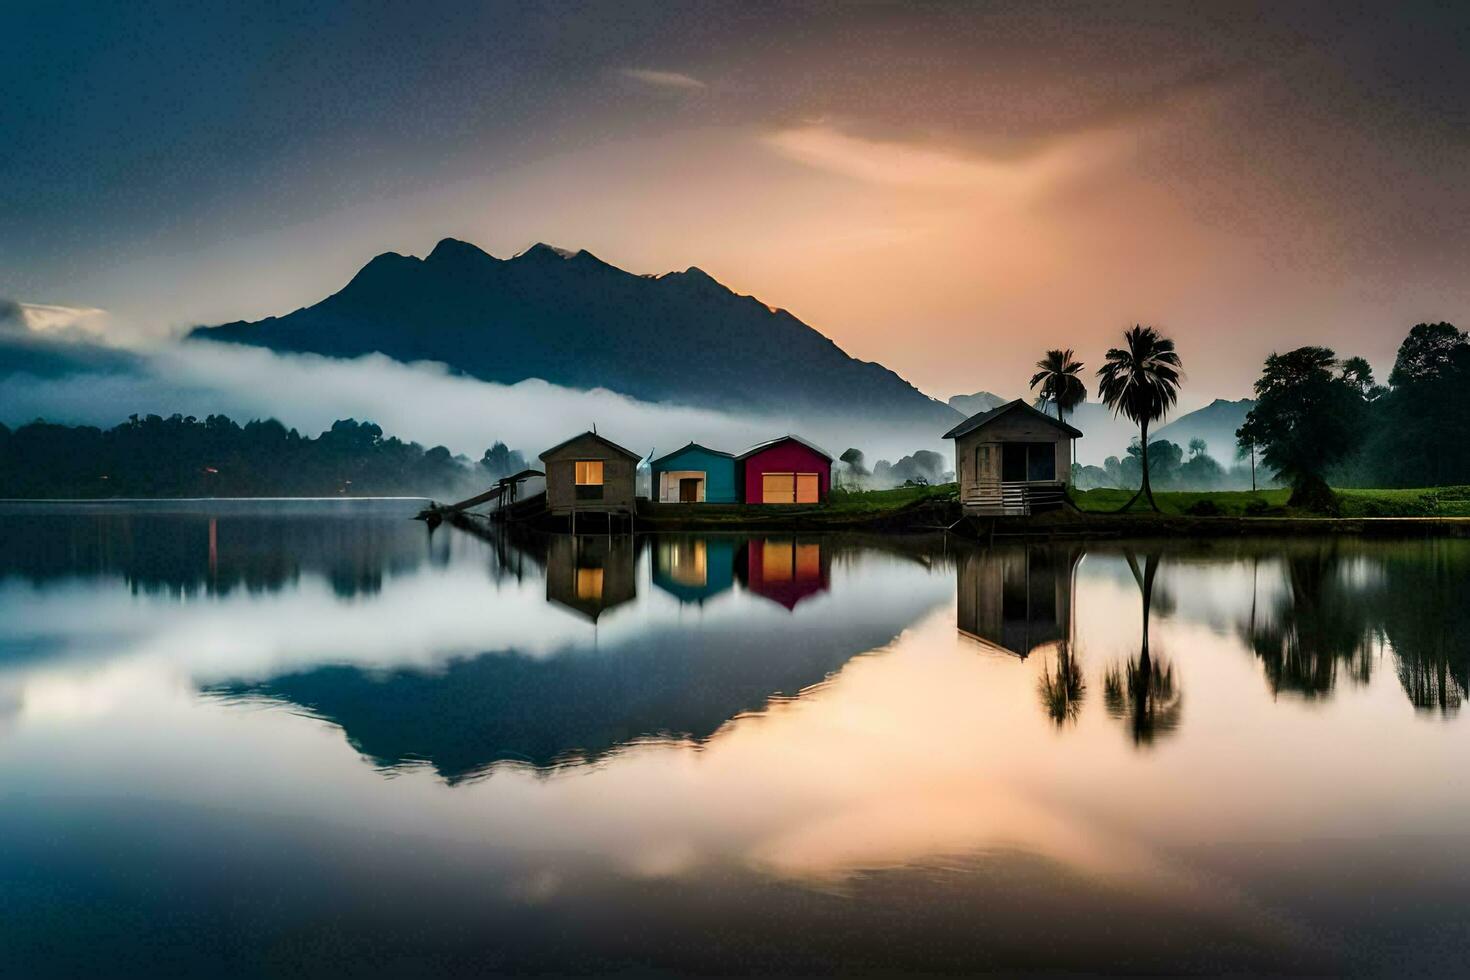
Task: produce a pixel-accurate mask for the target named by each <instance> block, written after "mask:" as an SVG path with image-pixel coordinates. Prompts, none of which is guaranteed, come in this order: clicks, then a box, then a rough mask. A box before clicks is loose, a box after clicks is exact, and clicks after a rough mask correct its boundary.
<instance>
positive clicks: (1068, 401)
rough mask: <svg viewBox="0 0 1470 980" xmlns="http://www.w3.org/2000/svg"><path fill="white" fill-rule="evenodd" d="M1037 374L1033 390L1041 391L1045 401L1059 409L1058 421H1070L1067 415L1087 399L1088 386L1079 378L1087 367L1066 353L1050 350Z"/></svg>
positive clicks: (1032, 381)
mask: <svg viewBox="0 0 1470 980" xmlns="http://www.w3.org/2000/svg"><path fill="white" fill-rule="evenodd" d="M1036 367H1037V368H1038V370H1037V372H1036V373H1035V374H1033V375H1032V376H1031V387H1032V388H1033V389H1036V388H1038V387H1039V388H1040V391H1039V392H1038V394H1040V395H1041V398H1042V400H1043V401H1046V402H1050V403H1051V404H1053V405H1055V406H1056V409H1057V419H1058V420H1059V421H1062V422H1065V421H1067V413H1068V412H1070V411H1072V410H1073V409H1075V408H1076V407H1077V406H1078V405H1080V404H1082V403H1083V402H1084V401H1086V400H1087V385H1086V384H1084V383H1083V381H1082V379H1081V378H1080V377H1079V375H1080V374H1081V373H1082V370H1083V368H1084V367H1085V365H1083V363H1082V362H1081V361H1079V360H1077V358H1076V356H1075V355H1074V354H1073V352H1072V349H1071V348H1070V347H1069V348H1067V349H1066V350H1049V351H1047V352H1046V356H1045V357H1043V358H1042V359H1041V360H1039V361H1037V362H1036Z"/></svg>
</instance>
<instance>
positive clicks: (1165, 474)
mask: <svg viewBox="0 0 1470 980" xmlns="http://www.w3.org/2000/svg"><path fill="white" fill-rule="evenodd" d="M1143 459H1144V454H1143V444H1142V443H1140V442H1139V441H1138V440H1137V439H1134V440H1133V441H1132V442H1130V443H1129V444H1128V455H1127V457H1126V458H1124V460H1123V479H1124V481H1125V482H1126V483H1127V485H1128V486H1130V487H1131V486H1135V485H1137V486H1142V485H1143V466H1144V464H1143ZM1183 462H1184V450H1182V449H1180V448H1179V446H1178V445H1177V444H1175V443H1172V442H1170V441H1169V440H1167V439H1155V440H1154V441H1153V442H1152V443H1150V444H1149V447H1148V476H1149V480H1150V482H1151V483H1153V482H1157V483H1159V484H1162V485H1163V486H1165V487H1168V486H1172V485H1173V484H1174V483H1175V482H1176V481H1177V478H1178V476H1179V469H1180V466H1181V465H1182V464H1183Z"/></svg>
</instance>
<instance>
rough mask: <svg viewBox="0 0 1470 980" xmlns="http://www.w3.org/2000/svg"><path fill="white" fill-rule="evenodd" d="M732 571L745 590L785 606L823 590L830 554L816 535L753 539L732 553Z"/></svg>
mask: <svg viewBox="0 0 1470 980" xmlns="http://www.w3.org/2000/svg"><path fill="white" fill-rule="evenodd" d="M735 570H736V574H737V575H739V576H740V581H741V582H742V583H743V584H744V585H745V587H746V589H748V590H749V591H751V592H754V593H755V594H756V595H759V596H764V597H765V598H767V599H770V600H771V601H772V602H774V603H777V604H778V605H782V606H785V607H786V608H787V609H795V608H796V604H797V603H798V602H800V601H801V600H803V599H805V598H807V597H809V596H813V595H816V594H817V593H819V592H825V591H827V587H828V584H829V583H830V581H831V575H832V556H831V555H830V554H828V553H827V552H826V550H825V549H824V548H823V546H822V541H821V539H819V538H811V539H805V540H804V539H802V538H753V539H751V540H750V541H747V542H746V543H745V547H744V549H742V550H741V552H740V553H739V554H738V555H737V556H736V561H735Z"/></svg>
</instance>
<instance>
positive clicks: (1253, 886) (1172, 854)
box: [0, 501, 1470, 976]
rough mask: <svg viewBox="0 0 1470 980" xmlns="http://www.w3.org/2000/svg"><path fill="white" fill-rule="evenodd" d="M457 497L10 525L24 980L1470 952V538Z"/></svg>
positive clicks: (15, 866) (8, 838) (2, 772)
mask: <svg viewBox="0 0 1470 980" xmlns="http://www.w3.org/2000/svg"><path fill="white" fill-rule="evenodd" d="M414 507H415V505H414V504H413V503H412V502H403V501H397V502H393V501H385V502H358V503H355V504H345V503H331V502H323V503H295V504H271V503H252V504H228V503H219V504H167V505H131V506H119V505H102V506H97V505H94V506H83V505H74V506H25V505H4V506H3V509H0V974H5V975H7V976H8V975H16V976H43V975H75V974H79V973H87V974H91V975H109V976H111V975H119V974H129V973H132V974H139V975H157V974H181V973H182V974H199V975H221V974H261V973H264V974H275V973H281V972H289V971H293V970H304V971H305V972H307V973H319V974H331V975H336V974H341V973H348V972H351V973H355V974H364V973H383V974H400V973H406V972H425V971H432V972H440V973H450V972H474V973H480V974H484V973H493V972H497V971H542V972H560V973H567V972H611V971H614V970H623V971H627V972H631V973H646V972H654V971H667V972H702V973H710V972H716V973H748V972H761V971H769V972H780V973H793V972H831V973H852V972H860V971H894V972H924V971H935V972H944V971H954V972H973V971H975V970H979V969H996V970H1020V969H1037V970H1048V971H1061V970H1158V971H1167V972H1185V971H1221V970H1230V971H1241V970H1272V971H1277V972H1322V971H1344V970H1351V971H1361V972H1380V973H1399V972H1403V971H1406V970H1430V971H1436V972H1458V970H1459V969H1461V968H1463V963H1464V960H1465V956H1466V953H1467V952H1470V919H1467V917H1466V916H1465V915H1464V909H1465V908H1466V907H1467V902H1470V779H1466V777H1465V768H1466V766H1465V763H1466V759H1467V752H1466V749H1467V745H1470V729H1467V727H1466V717H1465V716H1464V715H1463V714H1462V713H1461V707H1462V703H1463V701H1464V698H1465V696H1466V686H1467V679H1470V678H1467V671H1470V603H1467V595H1470V542H1462V541H1414V542H1396V543H1388V542H1356V541H1290V542H1278V541H1225V542H1214V543H1210V544H1208V545H1179V544H1163V543H1154V542H1145V541H1139V542H1104V543H1097V544H1089V545H1087V546H1085V547H1084V546H1082V545H1080V544H1078V545H1070V546H1050V547H1035V546H1033V547H1029V548H1027V547H1021V546H1013V547H994V548H988V549H987V548H979V547H973V546H965V545H962V544H961V543H959V542H957V541H955V540H953V539H951V540H949V541H945V540H944V539H942V538H933V539H925V538H894V537H889V538H862V537H846V536H814V537H796V538H792V537H789V536H775V535H771V536H755V537H736V536H723V537H722V536H696V535H677V536H656V537H655V536H647V537H644V536H640V537H639V538H637V539H636V541H635V540H633V539H629V538H621V539H620V538H616V537H615V538H611V539H609V538H607V537H587V538H581V539H575V540H574V539H572V538H569V537H564V536H563V537H546V536H517V537H513V538H505V539H502V540H498V541H487V540H481V539H479V538H476V537H473V536H471V535H468V534H466V533H464V532H460V531H456V530H452V529H449V528H441V529H440V530H439V531H438V532H436V533H435V534H433V535H432V536H430V535H429V534H428V533H427V531H426V529H425V528H424V527H423V525H421V524H418V523H414V522H412V521H409V520H407V519H406V516H407V514H408V513H411V512H412V511H413V509H414ZM1146 607H1147V610H1148V615H1147V619H1146V618H1145V608H1146ZM1145 624H1147V625H1145Z"/></svg>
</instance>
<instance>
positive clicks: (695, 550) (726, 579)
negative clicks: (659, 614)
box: [653, 534, 736, 605]
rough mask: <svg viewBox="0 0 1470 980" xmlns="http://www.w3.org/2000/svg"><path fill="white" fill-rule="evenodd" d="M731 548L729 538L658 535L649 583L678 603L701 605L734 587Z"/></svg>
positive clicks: (732, 550) (730, 538)
mask: <svg viewBox="0 0 1470 980" xmlns="http://www.w3.org/2000/svg"><path fill="white" fill-rule="evenodd" d="M735 545H736V539H735V538H733V537H711V536H706V535H694V534H660V535H659V536H658V538H657V541H656V543H655V545H654V561H653V584H654V585H656V586H658V587H659V588H661V589H663V590H664V591H665V592H667V593H668V594H669V595H671V596H673V597H674V598H676V599H678V600H679V601H680V602H683V603H689V604H693V605H703V604H704V603H705V602H708V601H709V600H710V599H713V598H714V597H715V596H717V595H720V594H721V593H724V592H727V591H729V590H730V589H731V588H733V587H734V585H735Z"/></svg>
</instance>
